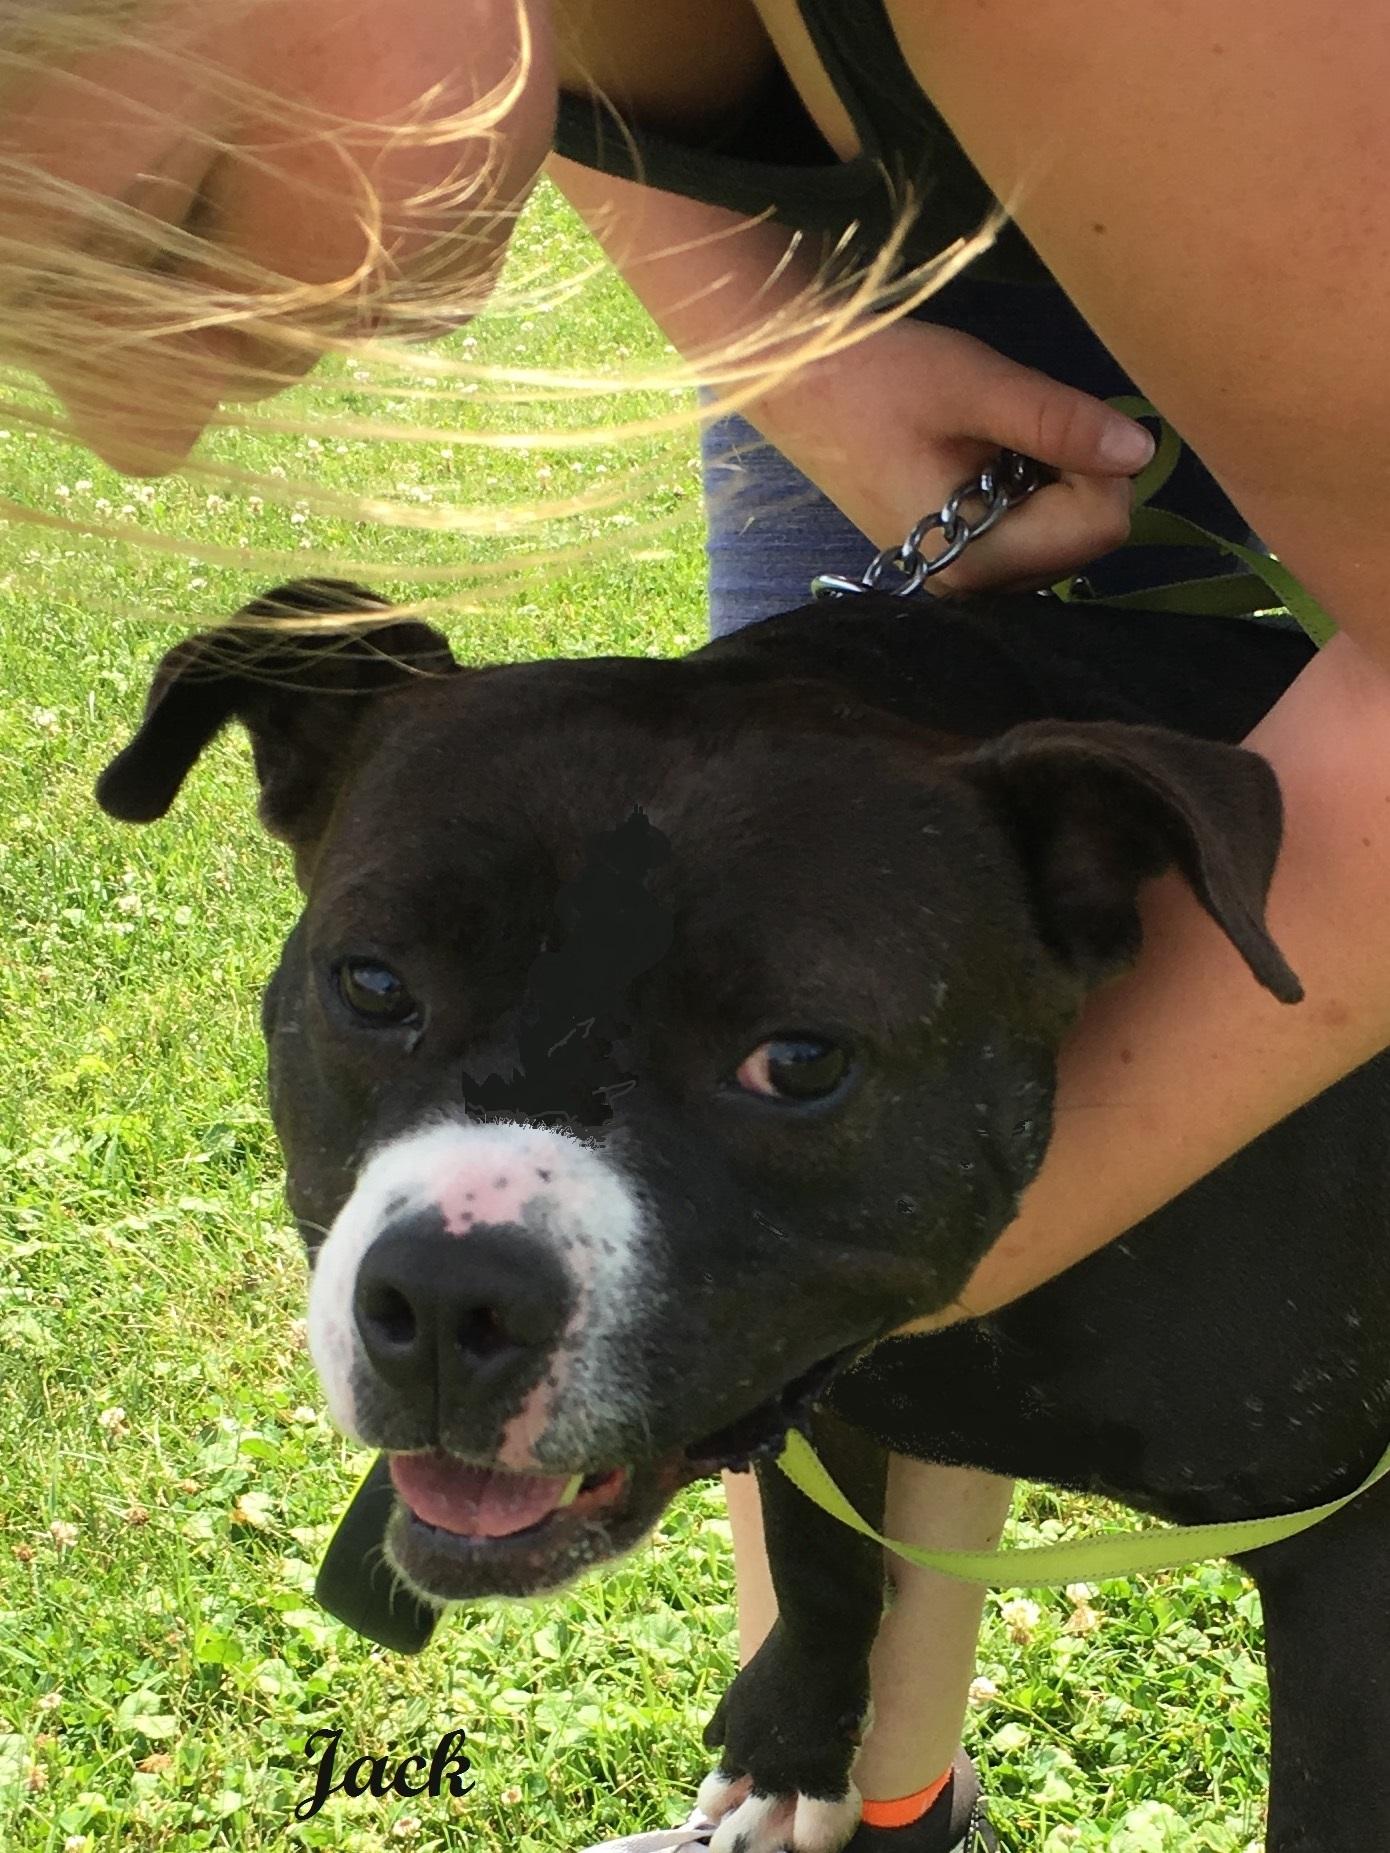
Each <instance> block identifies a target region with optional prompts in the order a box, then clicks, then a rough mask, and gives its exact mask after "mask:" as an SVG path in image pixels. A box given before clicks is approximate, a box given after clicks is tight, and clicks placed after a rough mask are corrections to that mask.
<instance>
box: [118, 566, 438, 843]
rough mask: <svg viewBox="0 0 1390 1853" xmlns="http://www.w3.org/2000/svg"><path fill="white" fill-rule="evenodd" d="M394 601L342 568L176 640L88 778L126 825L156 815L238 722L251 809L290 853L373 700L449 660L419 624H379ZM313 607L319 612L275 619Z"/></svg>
mask: <svg viewBox="0 0 1390 1853" xmlns="http://www.w3.org/2000/svg"><path fill="white" fill-rule="evenodd" d="M390 608H391V607H390V605H389V603H388V602H387V601H386V600H385V599H382V598H378V597H377V596H376V594H375V593H374V592H368V591H366V590H365V589H364V588H363V587H361V586H355V585H352V584H350V583H349V582H348V581H347V580H340V579H303V580H297V581H295V582H294V583H293V584H291V585H283V586H277V587H276V588H275V590H274V591H273V592H267V593H266V594H265V595H264V596H263V597H261V598H257V599H254V600H253V601H252V602H251V604H249V605H247V606H245V607H244V608H243V609H242V610H241V611H239V612H238V613H237V615H236V617H235V618H233V620H232V622H231V623H230V624H228V625H225V626H224V627H223V628H222V629H220V630H215V631H205V632H203V633H202V635H201V636H197V637H190V638H189V639H188V640H187V641H186V642H184V643H180V644H177V645H176V646H175V647H174V649H172V650H170V651H169V653H168V655H167V656H165V658H164V659H163V661H162V662H161V663H160V665H159V667H158V669H157V670H156V671H155V675H154V681H153V683H152V684H151V686H150V692H149V697H148V699H147V701H146V703H145V718H144V720H143V722H142V723H141V726H140V729H139V732H138V733H137V734H136V735H135V738H134V739H133V740H132V741H131V742H130V744H129V746H127V747H126V748H125V749H124V751H122V752H120V753H118V754H117V755H116V757H115V758H114V759H113V760H112V761H111V763H110V765H108V766H107V768H106V770H105V771H104V772H103V773H102V775H101V777H100V778H99V779H98V780H97V788H96V795H97V802H98V803H99V804H100V805H101V806H102V808H103V810H105V811H108V812H109V813H110V814H111V816H113V817H119V818H121V819H122V820H123V821H124V822H126V823H151V822H153V820H154V819H155V818H157V817H162V816H163V815H164V813H165V812H166V811H167V810H168V809H169V806H170V805H171V804H172V803H173V801H174V799H175V797H176V796H177V795H178V791H179V788H180V786H181V785H182V784H183V781H184V779H185V778H186V777H187V776H188V773H189V772H190V770H191V769H192V767H193V764H194V762H195V760H196V759H197V758H198V756H199V754H200V753H201V752H202V751H203V749H204V748H205V747H206V746H207V745H208V743H209V742H210V741H211V740H212V739H213V737H214V736H215V735H216V734H217V733H218V732H220V730H221V729H222V728H223V727H225V726H226V725H227V723H228V722H229V721H240V722H241V724H242V725H243V726H244V727H245V728H246V731H247V732H248V734H249V735H250V736H251V748H252V753H253V756H254V759H255V765H256V776H257V778H258V779H259V781H260V787H261V798H260V815H261V821H262V822H263V823H264V824H265V827H266V829H267V830H269V831H270V832H271V834H272V835H273V836H278V837H280V838H282V839H283V840H284V841H285V842H287V843H289V844H290V846H291V847H292V848H293V849H294V850H295V851H296V853H297V854H299V853H300V852H302V851H303V850H304V849H305V848H306V847H307V846H308V845H309V844H310V843H311V842H312V841H313V840H314V838H315V837H316V835H317V833H318V830H319V829H320V827H321V826H322V823H323V821H324V818H325V816H326V814H327V809H328V806H329V805H330V803H331V801H332V796H333V792H334V790H335V788H336V785H337V781H338V778H339V776H340V775H341V773H342V772H343V770H344V769H345V767H346V765H347V764H348V762H349V759H350V757H351V753H352V749H353V743H354V738H355V736H356V734H357V733H358V730H359V729H360V727H361V724H362V721H363V719H364V718H365V716H366V714H367V713H368V712H369V710H370V708H371V706H372V700H371V698H372V697H373V696H375V695H380V694H384V693H386V692H387V691H388V690H391V689H397V688H400V687H401V686H402V685H403V684H404V683H406V682H409V681H411V680H414V679H417V678H431V677H436V676H439V675H443V674H452V673H454V672H455V671H456V670H457V669H458V664H457V663H455V661H454V659H453V656H452V655H451V654H450V651H449V646H448V644H447V643H446V642H445V641H444V639H443V638H442V637H441V636H440V635H439V633H438V632H437V631H434V630H431V628H430V627H429V625H427V624H420V623H416V622H414V621H410V620H400V621H397V622H383V621H382V620H381V618H380V616H379V614H380V613H382V612H386V611H389V610H390ZM309 617H312V618H316V619H319V620H320V621H321V622H319V623H317V624H312V625H303V626H299V627H294V628H287V627H285V626H280V627H277V626H276V625H275V624H274V622H273V620H275V619H277V618H279V619H300V620H303V619H305V618H309ZM333 619H341V620H342V621H341V622H339V623H334V622H332V620H333Z"/></svg>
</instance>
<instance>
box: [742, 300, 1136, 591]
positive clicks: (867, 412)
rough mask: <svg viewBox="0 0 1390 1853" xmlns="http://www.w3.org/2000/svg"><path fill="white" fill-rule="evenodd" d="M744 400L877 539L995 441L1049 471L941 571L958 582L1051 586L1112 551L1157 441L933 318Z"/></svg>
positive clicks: (971, 586)
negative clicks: (1135, 479) (1133, 480)
mask: <svg viewBox="0 0 1390 1853" xmlns="http://www.w3.org/2000/svg"><path fill="white" fill-rule="evenodd" d="M742 409H743V411H744V413H745V416H747V417H748V418H750V419H751V420H752V421H753V423H754V424H755V425H756V426H757V427H758V429H759V430H760V431H761V432H762V433H763V435H764V436H765V437H767V438H768V439H769V440H770V441H771V442H772V443H774V444H775V445H776V446H777V448H778V449H779V450H780V451H782V452H783V453H784V454H785V455H787V456H789V457H790V458H791V460H792V461H793V462H794V463H795V464H796V465H797V466H798V468H799V469H801V471H802V472H803V473H804V474H805V475H806V476H808V477H810V479H811V481H812V482H814V483H815V484H816V486H817V487H818V488H820V489H822V490H823V491H824V492H825V494H826V495H828V496H829V497H830V499H831V501H832V502H834V503H835V504H836V505H837V507H839V508H840V509H842V510H843V511H844V513H845V514H846V515H848V516H849V518H850V520H851V521H853V522H854V523H855V524H856V525H857V526H858V527H860V528H862V529H863V530H864V532H865V533H866V534H867V535H868V536H869V537H870V539H871V540H873V542H874V543H875V545H876V546H880V547H886V546H890V545H893V544H895V543H896V542H898V541H900V540H901V539H902V538H903V536H904V535H905V534H906V533H907V532H908V530H909V529H910V528H911V527H912V525H913V523H914V522H915V521H917V520H918V519H919V517H920V516H922V515H924V514H926V513H927V512H928V511H929V510H931V509H933V508H939V507H940V506H941V504H942V503H943V502H944V501H945V500H946V498H947V496H948V495H950V494H951V492H952V491H953V490H954V489H955V488H957V487H958V485H959V484H960V483H962V482H965V481H967V480H968V479H969V478H970V477H972V476H974V475H975V474H976V472H977V471H978V470H979V469H980V468H981V466H982V465H983V464H985V463H988V462H990V461H991V460H992V459H993V458H994V457H995V456H997V454H998V453H999V451H1000V450H1001V449H1008V450H1016V451H1020V452H1022V454H1023V455H1024V456H1027V457H1032V458H1035V459H1036V460H1037V461H1038V462H1039V463H1041V464H1044V465H1046V466H1047V468H1048V469H1050V470H1053V471H1055V472H1056V475H1057V480H1056V481H1055V482H1053V483H1050V484H1048V485H1047V486H1045V487H1044V488H1042V489H1040V490H1039V491H1038V492H1037V493H1036V494H1035V495H1034V496H1032V497H1031V498H1030V499H1029V500H1028V501H1027V502H1026V503H1024V504H1022V505H1020V506H1019V507H1017V508H1015V509H1014V510H1013V511H1011V512H1010V514H1009V516H1008V519H1007V520H1005V521H1001V522H1000V523H999V524H998V525H997V526H996V527H995V528H994V529H993V530H992V532H991V533H989V534H988V535H985V536H983V537H982V538H981V540H980V541H979V542H978V543H976V544H975V545H973V546H971V547H969V548H967V549H966V551H965V553H963V554H962V555H961V557H960V559H959V560H958V561H957V562H956V563H955V565H954V566H950V567H948V568H946V570H945V571H944V572H942V573H941V575H940V577H939V578H938V580H937V581H936V583H937V584H938V585H940V586H942V587H944V588H947V589H950V590H953V591H969V590H975V589H979V588H982V587H986V586H995V587H1003V586H1008V587H1026V586H1038V585H1046V584H1048V583H1049V582H1050V581H1052V580H1055V579H1059V578H1061V577H1062V576H1063V575H1064V574H1066V573H1068V572H1072V571H1075V570H1076V568H1078V567H1080V566H1084V565H1085V564H1086V562H1087V561H1088V560H1093V559H1095V558H1097V557H1098V556H1099V555H1100V554H1102V553H1108V552H1109V551H1110V549H1111V548H1112V547H1117V546H1119V544H1120V543H1121V542H1122V541H1123V540H1124V538H1125V536H1126V534H1127V533H1128V532H1129V520H1130V493H1129V480H1128V479H1129V478H1130V477H1131V476H1132V475H1134V474H1135V473H1136V472H1137V471H1138V470H1139V469H1141V468H1142V467H1143V465H1144V464H1145V463H1146V462H1147V461H1148V458H1149V456H1150V455H1151V453H1152V449H1153V446H1152V441H1151V439H1150V438H1149V436H1148V433H1147V432H1146V431H1144V429H1143V427H1142V426H1140V425H1136V424H1134V423H1133V422H1132V421H1131V420H1130V419H1128V418H1125V417H1124V416H1122V415H1121V414H1120V413H1118V412H1115V411H1113V410H1112V409H1111V408H1110V407H1109V406H1107V405H1106V404H1104V402H1103V401H1101V400H1099V399H1093V398H1092V397H1091V396H1090V394H1089V393H1083V392H1077V391H1075V390H1074V389H1073V388H1072V387H1070V386H1062V385H1059V384H1058V382H1057V381H1056V380H1051V379H1049V378H1047V376H1046V375H1045V374H1042V373H1036V372H1034V371H1033V369H1032V368H1030V367H1023V366H1019V365H1018V364H1017V363H1016V362H1014V361H1011V360H1006V359H1005V358H1004V356H1003V355H1002V354H997V353H995V351H994V350H993V349H992V348H989V347H986V346H985V344H984V343H983V342H982V341H977V340H975V339H974V338H973V336H970V335H965V334H960V333H958V332H957V331H956V330H955V329H951V328H938V327H934V326H933V325H932V324H931V323H929V322H917V321H902V322H894V323H891V324H889V325H887V326H885V327H883V328H880V329H878V330H877V331H876V332H874V333H873V334H871V335H869V336H867V337H866V338H865V339H864V340H863V341H861V342H859V343H858V344H857V345H855V346H854V347H851V348H848V349H846V350H845V351H844V352H843V353H840V354H837V355H834V356H833V357H831V358H830V359H827V360H824V361H820V362H817V363H816V364H815V365H813V366H811V367H808V368H804V369H802V370H801V371H799V372H798V373H797V374H795V375H794V376H793V377H792V378H790V379H789V380H788V381H786V382H785V383H783V384H782V385H780V386H779V387H778V388H777V390H776V391H775V392H772V393H770V394H768V395H767V396H765V397H764V398H762V399H758V400H755V401H754V402H753V403H752V404H750V405H745V406H744V407H743V408H742Z"/></svg>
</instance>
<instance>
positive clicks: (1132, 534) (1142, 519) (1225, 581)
mask: <svg viewBox="0 0 1390 1853" xmlns="http://www.w3.org/2000/svg"><path fill="white" fill-rule="evenodd" d="M1106 404H1107V405H1110V406H1113V407H1114V409H1115V410H1116V411H1117V412H1124V413H1125V414H1126V415H1127V416H1128V417H1130V418H1147V419H1152V420H1153V421H1154V422H1155V423H1156V424H1157V426H1158V448H1157V450H1156V451H1155V452H1154V454H1153V456H1152V457H1151V458H1150V460H1149V462H1148V464H1147V465H1146V466H1145V468H1144V469H1143V470H1141V471H1140V473H1139V475H1138V476H1136V477H1135V479H1134V484H1133V499H1134V515H1133V519H1132V522H1131V525H1130V531H1129V538H1128V540H1127V541H1126V542H1125V543H1124V544H1125V546H1126V547H1193V548H1199V549H1202V550H1204V551H1207V552H1210V551H1212V550H1213V549H1214V550H1215V551H1216V552H1217V553H1224V554H1226V555H1227V556H1228V557H1229V558H1231V559H1233V560H1239V561H1240V563H1241V565H1242V566H1244V567H1245V569H1246V570H1245V571H1244V572H1243V573H1229V574H1222V575H1220V576H1219V577H1216V578H1211V579H1187V580H1184V581H1182V582H1181V583H1180V584H1177V585H1166V586H1157V587H1154V588H1153V589H1151V590H1148V591H1139V592H1121V593H1118V594H1111V595H1107V597H1105V598H1104V599H1102V600H1099V601H1098V602H1099V603H1101V604H1104V605H1117V606H1127V607H1132V608H1135V609H1138V610H1144V611H1178V612H1184V613H1186V614H1188V615H1189V616H1198V617H1250V616H1252V615H1253V614H1254V613H1256V612H1258V611H1270V610H1273V609H1274V608H1276V607H1277V608H1279V609H1281V610H1284V611H1288V612H1291V613H1292V615H1293V616H1294V617H1295V618H1297V620H1298V622H1299V623H1300V624H1301V625H1302V626H1303V629H1304V630H1305V631H1306V632H1307V633H1308V636H1309V637H1310V638H1311V639H1312V641H1313V642H1314V643H1315V644H1316V645H1317V647H1318V648H1319V649H1321V648H1322V646H1323V645H1324V644H1325V643H1326V642H1327V640H1328V638H1329V637H1331V636H1332V635H1333V633H1334V632H1335V631H1336V628H1337V627H1336V625H1335V624H1334V623H1333V622H1332V620H1331V618H1330V617H1328V615H1327V613H1326V612H1325V611H1324V610H1323V608H1322V606H1321V605H1320V604H1319V603H1318V602H1317V600H1316V599H1315V598H1314V597H1313V596H1312V595H1311V593H1309V592H1306V591H1305V590H1304V588H1303V587H1302V586H1301V585H1300V584H1299V582H1298V580H1297V579H1295V578H1294V576H1293V574H1292V573H1291V572H1290V571H1289V569H1288V567H1287V566H1285V565H1284V564H1283V563H1282V562H1281V561H1279V560H1276V559H1274V558H1273V557H1272V556H1271V555H1270V554H1267V553H1262V552H1261V551H1260V549H1259V548H1258V547H1247V546H1244V545H1243V544H1242V543H1241V542H1240V541H1234V540H1227V539H1226V538H1225V536H1224V535H1221V534H1213V533H1212V532H1211V531H1210V530H1209V529H1207V528H1204V527H1202V526H1200V525H1199V523H1197V522H1195V521H1189V520H1188V519H1187V517H1186V516H1185V515H1174V514H1170V513H1169V512H1168V511H1167V510H1166V509H1162V508H1154V507H1153V506H1152V503H1153V498H1154V497H1155V496H1156V495H1157V494H1158V492H1159V490H1160V489H1162V487H1163V485H1164V484H1165V483H1166V482H1167V481H1168V478H1169V477H1170V476H1171V475H1172V474H1173V471H1174V469H1175V468H1176V467H1177V462H1178V458H1179V457H1180V456H1181V454H1182V439H1181V438H1180V437H1179V436H1178V434H1177V432H1176V431H1174V429H1173V427H1172V426H1171V425H1170V424H1169V423H1168V421H1167V419H1166V418H1164V417H1163V415H1162V413H1161V412H1159V411H1158V410H1157V409H1156V408H1155V407H1154V406H1153V405H1151V404H1150V402H1149V401H1148V400H1147V399H1141V398H1139V397H1138V396H1137V395H1135V394H1133V393H1121V394H1117V395H1116V396H1115V397H1114V398H1112V399H1107V401H1106ZM1074 585H1075V575H1073V576H1072V577H1071V578H1068V579H1064V580H1062V581H1061V582H1060V583H1059V584H1058V585H1055V586H1054V587H1053V588H1052V589H1053V591H1054V592H1055V593H1056V594H1057V595H1058V597H1059V598H1063V599H1070V598H1071V597H1072V596H1073V591H1072V588H1073V586H1074Z"/></svg>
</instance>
